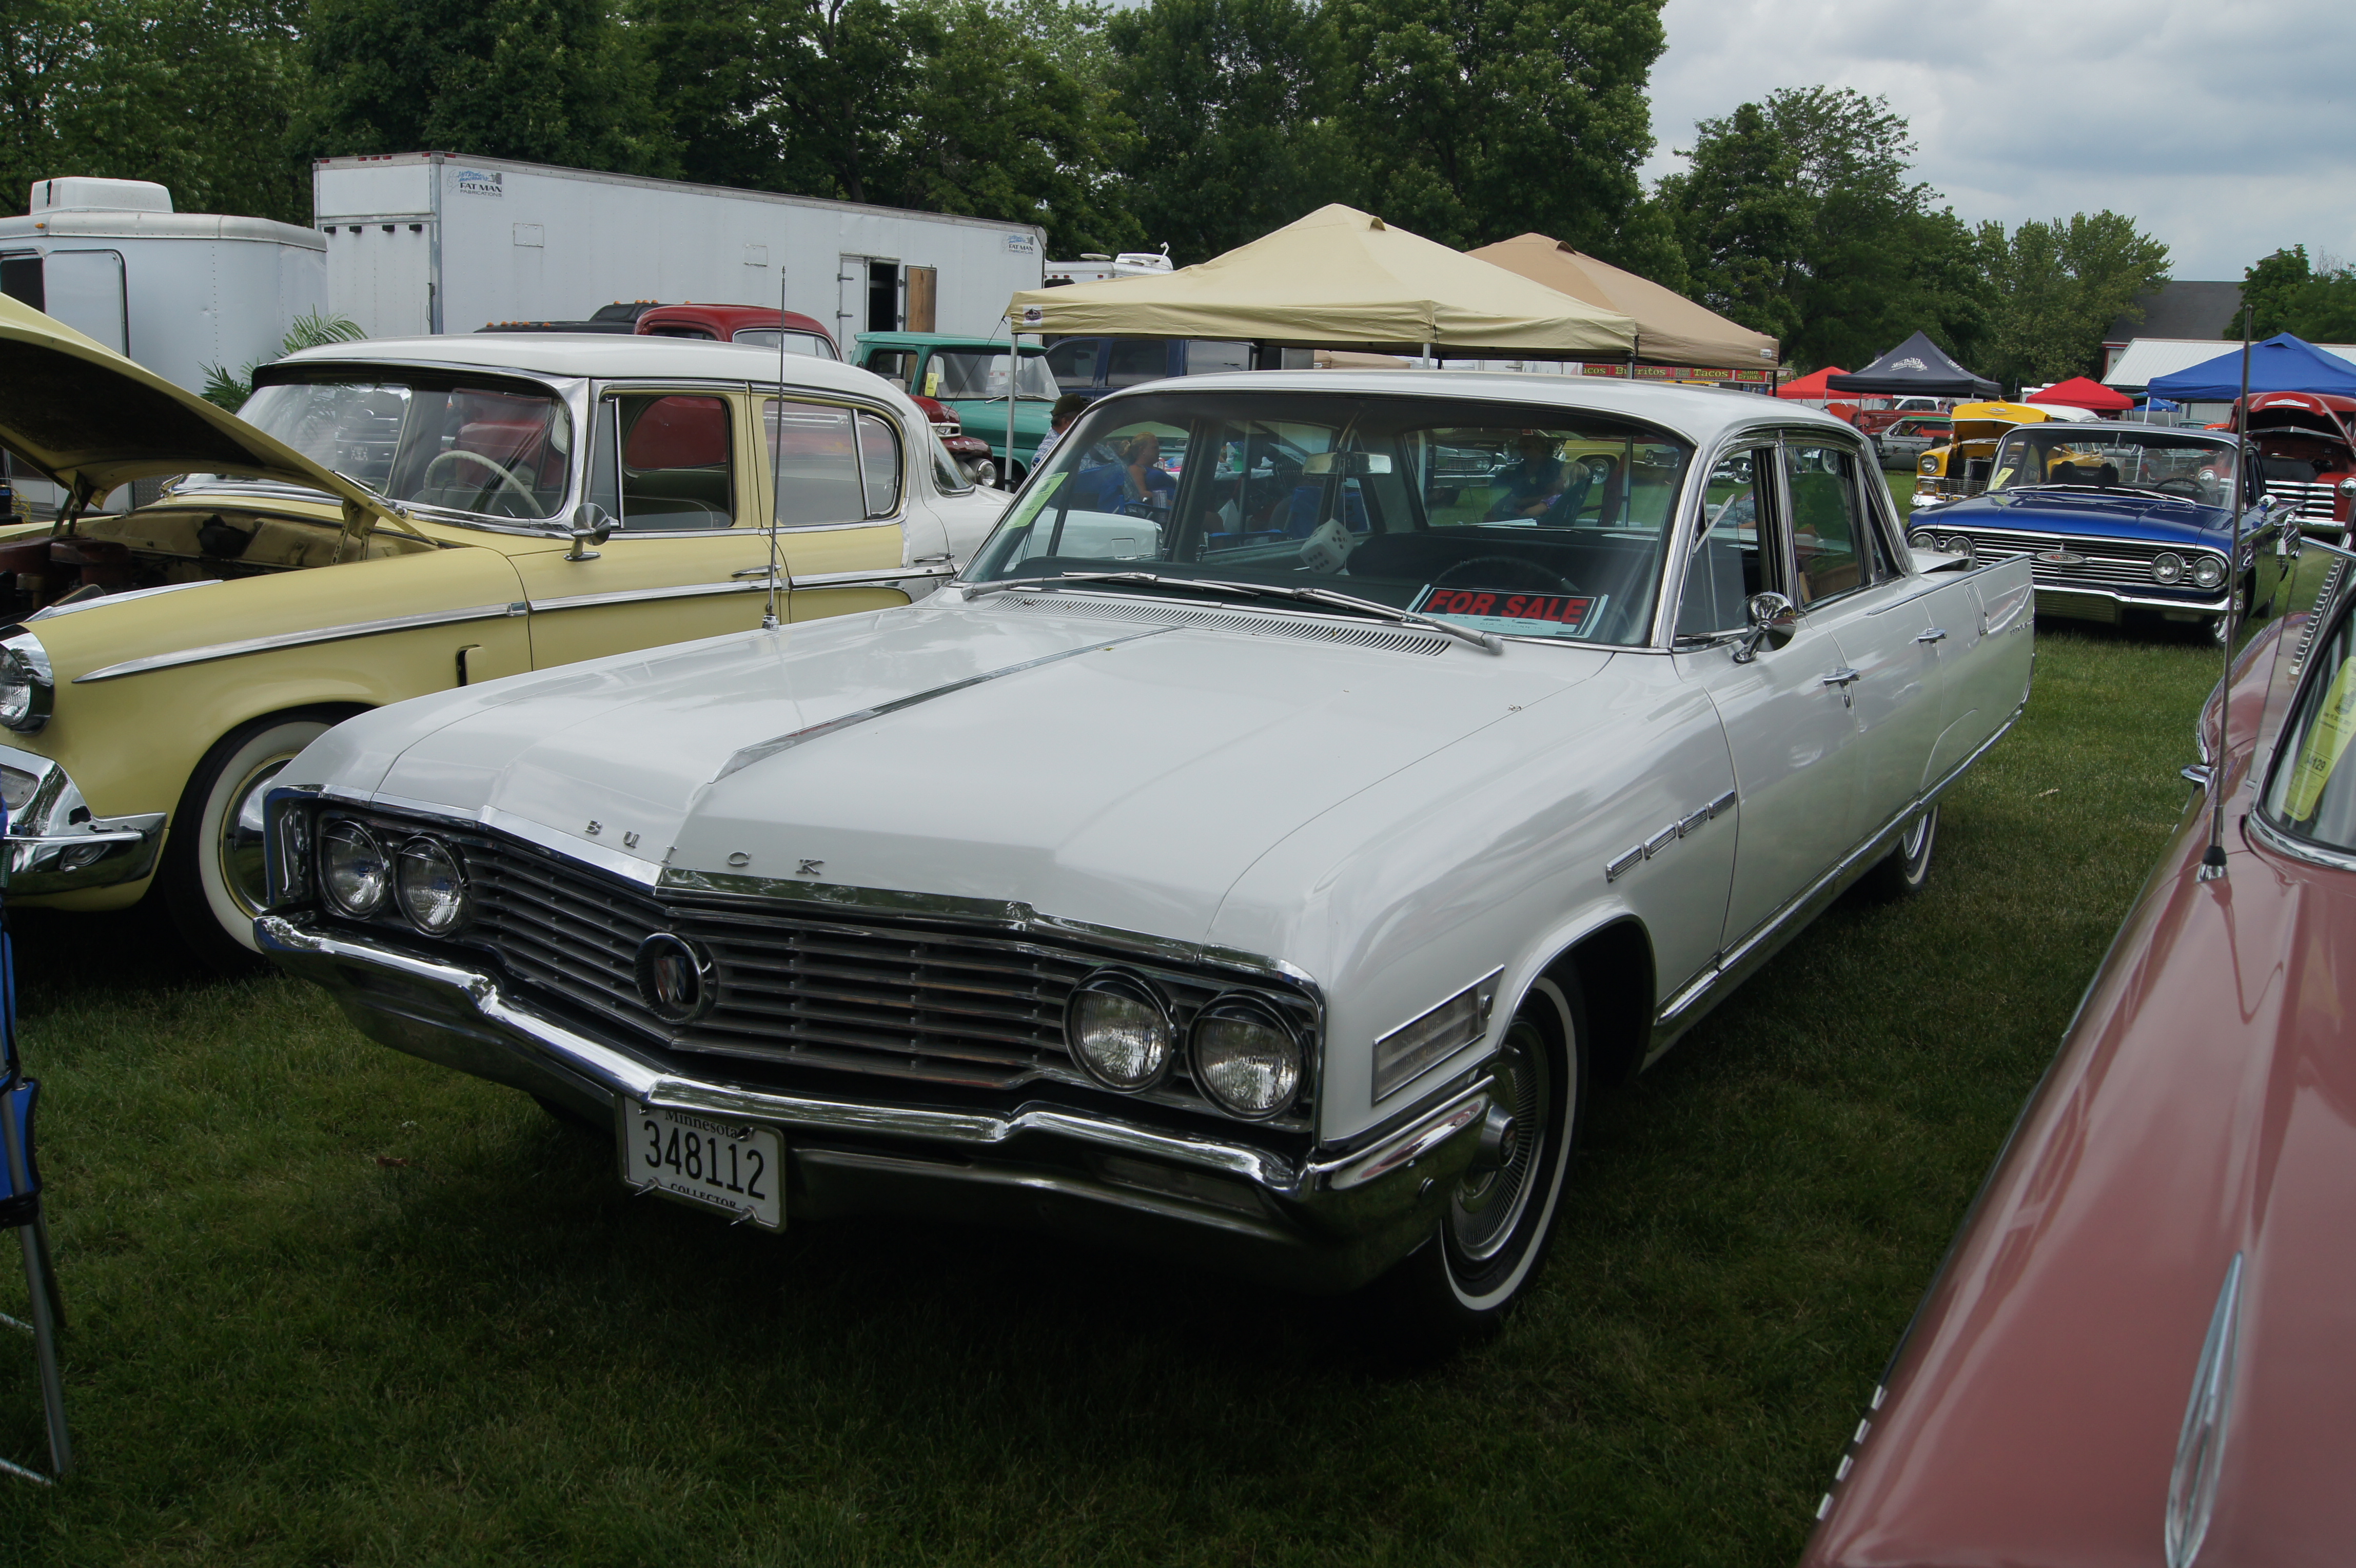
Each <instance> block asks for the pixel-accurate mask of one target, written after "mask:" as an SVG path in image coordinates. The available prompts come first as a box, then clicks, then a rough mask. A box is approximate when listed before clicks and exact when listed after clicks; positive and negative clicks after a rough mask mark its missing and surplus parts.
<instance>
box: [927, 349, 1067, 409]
mask: <svg viewBox="0 0 2356 1568" xmlns="http://www.w3.org/2000/svg"><path fill="white" fill-rule="evenodd" d="M1021 376H1022V379H1021V380H1020V381H1016V382H1015V384H1014V395H1015V397H1016V398H1018V399H1030V398H1037V399H1039V400H1040V401H1042V402H1044V403H1053V402H1054V401H1055V399H1056V398H1058V397H1060V396H1062V395H1063V389H1062V388H1061V387H1059V386H1057V385H1056V384H1055V372H1053V371H1050V370H1048V369H1047V357H1046V356H1045V355H1044V354H1025V355H1023V369H1022V371H1021ZM925 395H926V397H948V398H957V397H994V398H999V399H1001V400H1002V399H1003V398H1004V397H1005V396H1006V356H1005V354H1004V353H1003V352H1001V353H996V354H993V353H991V352H990V351H988V350H987V349H934V350H933V362H932V363H931V364H930V365H928V366H926V370H925Z"/></svg>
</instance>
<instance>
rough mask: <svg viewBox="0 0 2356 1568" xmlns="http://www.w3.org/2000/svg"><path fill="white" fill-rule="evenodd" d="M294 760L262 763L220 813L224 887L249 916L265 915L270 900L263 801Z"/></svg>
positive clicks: (290, 754) (218, 853) (275, 759)
mask: <svg viewBox="0 0 2356 1568" xmlns="http://www.w3.org/2000/svg"><path fill="white" fill-rule="evenodd" d="M294 760H295V754H294V753H293V752H291V751H290V752H288V753H287V754H286V755H285V756H284V757H270V758H268V759H267V760H265V761H264V762H262V764H261V766H259V767H257V768H254V769H253V771H252V772H251V773H248V774H247V775H246V776H245V777H244V778H243V779H240V780H239V781H238V784H237V788H236V789H235V790H234V791H233V792H232V793H231V794H230V798H229V809H228V810H227V811H223V812H222V813H221V826H220V843H218V844H217V845H216V846H215V854H216V856H217V858H218V860H219V862H220V873H221V885H222V886H225V887H227V888H228V889H229V896H230V897H231V898H233V899H235V900H236V901H237V904H238V907H239V908H241V909H243V910H245V911H246V913H248V914H250V915H259V914H260V913H262V903H263V901H264V900H265V899H266V898H267V897H268V883H267V882H266V881H265V879H264V875H263V867H262V803H263V800H262V798H263V797H264V796H265V795H267V794H268V793H269V791H270V785H271V781H272V780H273V779H276V778H277V777H278V773H279V770H280V769H281V768H284V767H285V766H286V765H287V764H288V763H290V762H292V761H294Z"/></svg>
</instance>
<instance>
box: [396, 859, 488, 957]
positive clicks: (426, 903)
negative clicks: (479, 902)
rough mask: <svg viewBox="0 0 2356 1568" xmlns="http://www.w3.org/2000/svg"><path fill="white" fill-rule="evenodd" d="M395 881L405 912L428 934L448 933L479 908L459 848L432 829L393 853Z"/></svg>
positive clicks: (462, 923)
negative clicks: (446, 842) (454, 847)
mask: <svg viewBox="0 0 2356 1568" xmlns="http://www.w3.org/2000/svg"><path fill="white" fill-rule="evenodd" d="M392 882H393V890H394V891H395V893H397V894H398V895H399V896H400V899H401V911H402V914H404V915H407V916H408V917H409V923H410V924H411V925H412V926H415V927H416V928H417V929H419V930H421V931H423V932H424V933H425V934H426V935H427V936H430V937H439V936H446V935H448V934H449V933H450V932H452V931H455V930H456V929H458V928H459V927H460V926H463V925H465V924H466V920H467V918H469V917H470V916H472V915H473V914H474V912H475V899H474V895H473V894H472V893H470V892H469V891H468V890H467V887H466V868H465V867H464V866H462V865H459V864H458V855H457V852H456V851H455V850H453V849H452V848H451V847H450V846H449V845H448V844H445V843H443V842H442V841H441V840H440V839H437V838H435V837H434V836H433V835H432V834H431V833H420V834H418V835H417V836H416V837H415V838H412V839H411V840H409V841H408V842H407V843H403V844H402V846H401V849H400V851H399V852H398V853H397V854H395V855H394V856H393V871H392Z"/></svg>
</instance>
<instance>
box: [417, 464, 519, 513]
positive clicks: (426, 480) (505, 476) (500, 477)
mask: <svg viewBox="0 0 2356 1568" xmlns="http://www.w3.org/2000/svg"><path fill="white" fill-rule="evenodd" d="M461 458H463V459H465V460H466V462H469V463H479V464H481V465H482V466H483V467H486V468H488V469H489V470H490V471H491V472H492V474H493V475H495V476H496V477H497V478H496V480H495V482H496V484H497V486H498V488H499V489H509V490H513V491H514V492H515V493H516V494H517V495H518V496H519V497H521V498H522V499H523V503H524V504H525V505H526V506H528V507H530V508H531V510H532V515H533V516H535V517H537V516H538V515H539V514H540V498H539V497H537V496H535V495H533V494H532V493H531V487H530V485H527V484H525V483H524V482H523V481H522V480H521V479H519V478H516V477H515V476H514V475H513V474H511V473H509V472H508V471H507V470H506V469H505V468H502V467H499V466H498V464H497V463H494V462H493V461H491V459H489V458H488V457H486V456H483V455H482V454H481V453H480V452H469V451H467V450H466V449H465V448H464V447H458V448H455V449H453V450H451V451H448V452H444V453H443V454H441V455H440V456H437V457H435V458H434V461H432V462H431V463H428V464H426V465H425V473H424V476H423V478H420V479H419V480H418V482H417V483H418V488H419V489H430V488H432V486H433V484H434V469H436V468H439V467H441V466H442V465H443V464H444V463H453V462H456V461H458V460H459V459H461Z"/></svg>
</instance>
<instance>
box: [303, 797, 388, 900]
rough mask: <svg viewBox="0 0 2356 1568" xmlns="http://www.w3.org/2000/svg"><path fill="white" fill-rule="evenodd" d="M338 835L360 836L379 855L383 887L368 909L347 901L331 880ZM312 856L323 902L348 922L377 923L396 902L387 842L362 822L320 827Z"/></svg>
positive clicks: (353, 819) (330, 823)
mask: <svg viewBox="0 0 2356 1568" xmlns="http://www.w3.org/2000/svg"><path fill="white" fill-rule="evenodd" d="M338 833H341V834H344V835H346V836H347V837H350V836H357V837H359V838H360V839H362V840H364V841H365V842H366V843H367V844H368V847H369V849H370V850H372V851H373V852H374V853H375V854H376V859H377V875H378V877H379V881H380V886H378V888H377V890H376V897H374V898H372V899H370V900H369V902H368V903H367V904H366V905H365V906H362V905H360V904H357V903H353V902H351V901H349V900H348V899H346V898H345V897H343V896H342V895H341V894H339V893H337V891H336V886H335V883H334V882H333V881H332V880H330V878H331V877H332V875H333V855H334V843H335V840H336V837H337V834H338ZM310 855H311V859H312V861H313V864H314V865H316V868H317V878H318V882H317V886H318V889H319V900H320V902H321V903H323V904H325V905H327V908H330V909H332V910H333V911H335V912H336V913H337V914H338V915H341V916H343V917H344V918H346V919H349V920H371V919H374V918H376V917H377V916H379V915H380V914H382V913H384V911H385V907H386V906H387V905H388V904H390V903H391V902H392V899H393V897H394V893H393V880H394V877H393V859H392V854H391V853H389V852H388V851H387V850H386V848H385V844H384V840H383V839H382V838H380V837H379V836H378V835H377V834H376V833H375V832H372V831H371V830H370V829H369V825H368V824H367V823H366V822H361V821H360V820H359V818H357V817H333V818H330V819H328V821H327V822H324V823H322V824H320V826H319V830H318V832H317V834H316V836H315V837H314V838H313V839H312V841H311V848H310Z"/></svg>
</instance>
